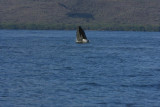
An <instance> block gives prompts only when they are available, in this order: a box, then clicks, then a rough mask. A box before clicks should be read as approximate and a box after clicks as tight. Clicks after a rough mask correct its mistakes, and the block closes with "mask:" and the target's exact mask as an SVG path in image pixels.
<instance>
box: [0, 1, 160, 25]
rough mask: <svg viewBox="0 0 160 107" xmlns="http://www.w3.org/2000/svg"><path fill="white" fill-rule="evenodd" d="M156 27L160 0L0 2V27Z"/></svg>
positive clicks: (159, 15) (159, 13)
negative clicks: (60, 25) (41, 25)
mask: <svg viewBox="0 0 160 107" xmlns="http://www.w3.org/2000/svg"><path fill="white" fill-rule="evenodd" d="M4 23H5V24H54V25H55V24H57V25H58V24H63V25H66V24H67V25H92V26H94V25H95V26H98V25H99V26H105V25H127V26H130V25H140V26H160V0H0V24H4Z"/></svg>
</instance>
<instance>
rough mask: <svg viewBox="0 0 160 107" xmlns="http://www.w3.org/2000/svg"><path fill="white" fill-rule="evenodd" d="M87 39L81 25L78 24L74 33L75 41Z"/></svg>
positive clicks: (82, 41)
mask: <svg viewBox="0 0 160 107" xmlns="http://www.w3.org/2000/svg"><path fill="white" fill-rule="evenodd" d="M88 42H89V40H88V39H87V37H86V34H85V32H84V30H83V29H82V27H81V26H78V28H77V33H76V43H88Z"/></svg>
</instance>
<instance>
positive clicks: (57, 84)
mask: <svg viewBox="0 0 160 107" xmlns="http://www.w3.org/2000/svg"><path fill="white" fill-rule="evenodd" d="M86 34H87V36H88V39H89V40H90V43H89V44H76V43H75V35H76V31H38V30H37V31H36V30H31V31H30V30H20V31H19V30H0V107H77V106H78V107H160V32H108V31H86Z"/></svg>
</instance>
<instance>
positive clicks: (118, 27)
mask: <svg viewBox="0 0 160 107" xmlns="http://www.w3.org/2000/svg"><path fill="white" fill-rule="evenodd" d="M77 26H79V25H76V24H75V25H73V24H6V23H4V24H0V29H26V30H75V29H76V28H77ZM82 26H83V28H84V29H85V30H108V31H156V32H159V31H160V26H154V25H153V26H151V25H146V26H142V25H104V24H103V25H100V24H97V25H92V24H86V25H82Z"/></svg>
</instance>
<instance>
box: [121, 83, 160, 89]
mask: <svg viewBox="0 0 160 107" xmlns="http://www.w3.org/2000/svg"><path fill="white" fill-rule="evenodd" d="M121 86H122V87H133V88H156V89H160V84H141V85H138V84H133V85H121Z"/></svg>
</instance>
